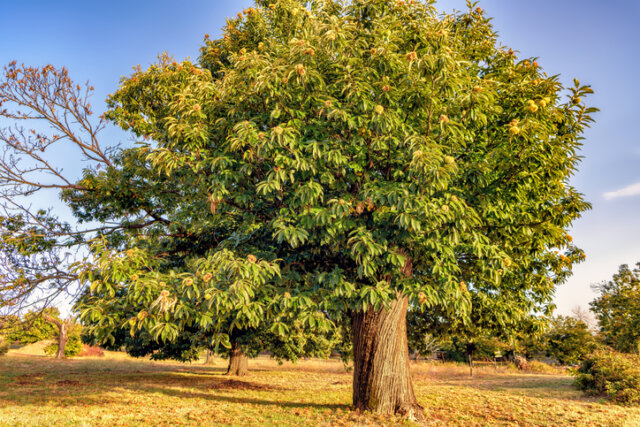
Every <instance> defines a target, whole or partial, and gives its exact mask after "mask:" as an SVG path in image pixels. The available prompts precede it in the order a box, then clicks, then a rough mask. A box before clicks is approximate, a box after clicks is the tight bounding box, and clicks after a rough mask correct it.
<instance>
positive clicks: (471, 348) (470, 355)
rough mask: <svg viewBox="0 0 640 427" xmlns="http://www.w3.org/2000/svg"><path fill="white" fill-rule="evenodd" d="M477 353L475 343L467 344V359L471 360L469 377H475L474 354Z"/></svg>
mask: <svg viewBox="0 0 640 427" xmlns="http://www.w3.org/2000/svg"><path fill="white" fill-rule="evenodd" d="M475 351H476V344H475V343H472V342H470V343H467V357H468V359H469V376H471V377H473V353H475Z"/></svg>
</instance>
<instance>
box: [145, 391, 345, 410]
mask: <svg viewBox="0 0 640 427" xmlns="http://www.w3.org/2000/svg"><path fill="white" fill-rule="evenodd" d="M136 390H137V391H138V392H140V391H144V392H148V393H159V394H164V395H166V396H170V397H178V398H181V399H205V400H210V401H214V402H228V403H238V404H250V405H261V406H278V407H284V408H295V409H303V408H314V409H321V410H322V409H331V410H336V409H343V410H346V409H349V408H351V406H350V405H347V404H342V403H316V402H291V401H282V400H270V399H266V398H263V399H260V398H255V397H247V396H241V395H240V396H228V395H220V394H210V393H201V392H194V391H188V390H177V389H172V388H164V387H142V388H140V387H138V388H136ZM245 390H246V389H245ZM260 390H261V391H265V390H264V389H260Z"/></svg>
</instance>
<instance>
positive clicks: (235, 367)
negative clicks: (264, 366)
mask: <svg viewBox="0 0 640 427" xmlns="http://www.w3.org/2000/svg"><path fill="white" fill-rule="evenodd" d="M248 371H249V358H248V357H247V355H246V354H244V353H243V352H242V349H241V348H240V346H239V345H238V344H237V343H233V345H232V347H231V353H229V368H228V369H227V375H237V376H239V377H242V376H245V375H247V372H248Z"/></svg>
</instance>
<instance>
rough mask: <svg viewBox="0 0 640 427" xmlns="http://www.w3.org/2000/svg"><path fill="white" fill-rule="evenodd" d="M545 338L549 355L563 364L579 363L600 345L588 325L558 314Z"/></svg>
mask: <svg viewBox="0 0 640 427" xmlns="http://www.w3.org/2000/svg"><path fill="white" fill-rule="evenodd" d="M544 340H545V344H546V352H547V355H548V356H551V357H553V358H555V359H557V360H558V362H560V364H562V365H573V364H577V363H579V362H580V361H581V360H583V359H584V357H585V356H586V355H587V354H589V353H592V352H593V351H594V350H595V349H596V348H597V347H598V342H597V340H596V337H595V336H594V335H593V334H592V333H591V332H590V331H589V329H588V327H587V325H586V324H585V323H584V322H583V321H581V320H578V319H574V318H573V317H567V316H558V317H556V318H554V319H553V320H552V321H551V328H550V330H549V331H548V332H547V333H546V334H545V336H544Z"/></svg>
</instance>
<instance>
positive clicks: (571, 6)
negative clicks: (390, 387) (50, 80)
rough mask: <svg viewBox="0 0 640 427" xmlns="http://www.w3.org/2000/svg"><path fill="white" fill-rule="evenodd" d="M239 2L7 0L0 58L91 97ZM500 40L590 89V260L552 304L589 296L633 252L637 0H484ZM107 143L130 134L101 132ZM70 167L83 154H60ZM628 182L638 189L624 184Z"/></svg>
mask: <svg viewBox="0 0 640 427" xmlns="http://www.w3.org/2000/svg"><path fill="white" fill-rule="evenodd" d="M251 4H252V2H251V1H248V0H241V1H238V0H236V1H216V0H208V1H204V0H185V1H182V2H176V1H169V0H157V1H153V2H151V1H136V0H130V1H122V0H113V1H109V2H92V1H70V0H60V1H50V0H49V1H42V0H38V1H14V2H8V1H5V2H3V4H2V9H1V11H2V13H1V14H0V64H7V63H8V62H10V61H12V60H17V61H18V62H24V63H25V64H29V65H45V64H48V63H51V64H53V65H55V66H66V67H67V68H68V69H69V71H70V74H71V77H72V78H73V79H75V80H76V81H85V80H90V81H91V83H92V84H93V85H94V86H95V88H96V94H95V97H94V101H93V105H94V109H95V110H96V111H99V110H101V109H102V108H101V107H102V106H103V105H104V104H103V103H102V100H104V99H105V98H106V96H107V94H108V93H111V92H113V91H114V90H116V88H117V86H118V81H119V79H120V77H121V76H123V75H127V74H129V73H130V72H131V69H132V67H133V66H135V65H136V64H140V65H142V66H143V67H146V66H148V65H149V64H150V63H151V62H153V61H154V60H155V58H156V57H157V55H158V54H159V53H161V52H163V51H167V52H168V53H169V54H171V55H172V56H174V57H176V58H177V59H183V58H186V57H191V58H192V59H196V58H197V56H198V48H199V47H200V44H201V41H202V38H203V36H204V34H207V33H208V34H211V35H212V36H213V37H215V36H216V35H217V34H219V29H220V28H221V27H222V25H224V21H225V18H226V17H227V16H232V15H235V13H237V12H238V11H240V10H242V9H243V8H245V7H248V6H251ZM437 6H438V9H440V10H444V11H451V10H453V9H454V8H456V9H458V10H464V9H465V1H464V0H440V1H438V3H437ZM479 6H480V7H482V8H483V9H485V10H486V11H487V13H488V15H489V16H492V17H493V18H494V25H495V28H496V29H497V31H498V32H499V34H500V40H501V42H502V43H503V44H505V45H508V46H511V47H513V48H514V49H515V50H518V51H520V56H521V57H530V56H536V57H539V58H540V59H539V60H538V62H539V63H540V65H541V66H542V67H543V68H544V69H545V71H547V72H548V73H549V74H561V80H562V81H563V82H564V83H569V82H570V81H571V80H572V79H573V78H574V77H577V78H578V79H580V81H581V82H582V83H585V84H591V85H592V86H593V88H594V90H595V92H596V93H595V95H593V96H592V97H591V98H590V99H589V100H588V103H589V104H591V105H593V106H596V107H598V108H600V109H601V112H600V113H598V114H597V115H596V123H595V125H594V126H593V127H592V129H590V130H588V131H587V133H586V135H585V136H586V141H585V147H584V149H583V150H582V153H581V154H582V155H583V156H584V160H583V162H582V164H581V166H580V171H579V173H578V174H577V175H576V176H575V177H574V179H573V180H572V183H573V185H575V186H576V187H577V188H578V190H579V191H581V192H583V193H584V194H585V195H586V198H587V200H589V201H590V202H591V203H592V204H593V209H592V210H591V211H588V212H586V213H585V214H584V216H583V218H582V219H580V220H579V221H577V222H576V223H575V225H574V227H573V230H572V231H571V234H572V235H573V237H574V240H575V242H576V243H577V244H578V245H579V246H581V247H582V248H583V249H584V250H585V251H586V253H587V260H586V261H585V262H584V263H582V264H580V265H578V266H577V267H576V268H575V274H574V276H573V277H572V278H571V279H570V281H569V282H568V283H567V284H565V285H563V286H562V287H560V288H559V289H558V292H557V297H556V303H557V305H558V312H559V313H569V312H570V310H571V309H572V307H574V306H576V305H581V306H582V307H583V308H586V307H587V306H588V302H589V301H591V300H592V299H593V297H594V296H595V294H594V293H593V292H592V291H591V289H590V284H591V283H595V282H598V281H601V280H605V279H607V278H609V277H611V275H612V274H613V273H614V272H615V271H616V270H617V266H618V265H619V264H622V263H629V264H633V263H635V262H637V261H640V221H638V218H639V217H640V215H638V212H640V167H639V166H640V144H638V136H637V134H638V131H637V125H638V122H640V120H638V119H637V117H636V116H637V114H638V113H637V112H638V110H639V109H638V104H639V103H640V81H638V76H639V74H638V70H639V69H640V59H639V58H640V56H639V55H638V53H639V52H638V46H639V45H640V1H639V0H609V1H606V2H604V1H601V0H560V1H558V0H555V1H551V0H528V1H524V0H522V1H513V0H512V1H507V0H484V1H481V2H480V3H479ZM103 136H104V138H105V139H107V140H108V141H109V143H112V142H113V143H117V142H124V143H126V140H127V136H126V135H125V134H122V133H120V132H118V131H115V130H110V131H108V132H106V133H104V135H103ZM60 157H61V160H63V161H64V162H65V167H66V168H67V169H68V170H69V171H72V172H73V171H78V170H79V167H81V164H79V163H78V162H77V161H74V160H73V156H69V155H67V153H65V154H64V156H63V155H62V153H61V155H60ZM634 184H636V185H635V187H634V186H633V185H634Z"/></svg>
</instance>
